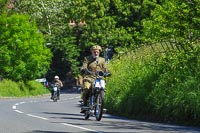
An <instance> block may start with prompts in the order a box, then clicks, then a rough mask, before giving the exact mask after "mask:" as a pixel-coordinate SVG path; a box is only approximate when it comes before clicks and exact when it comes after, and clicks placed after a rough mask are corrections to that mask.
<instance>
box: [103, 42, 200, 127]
mask: <svg viewBox="0 0 200 133" xmlns="http://www.w3.org/2000/svg"><path fill="white" fill-rule="evenodd" d="M152 48H154V49H152ZM155 49H157V51H155ZM186 49H187V51H178V50H177V49H176V50H170V51H165V52H164V53H163V52H162V51H163V48H162V47H161V45H160V44H156V45H154V46H148V47H146V46H144V47H141V48H139V49H136V51H133V52H127V53H125V54H124V55H122V56H120V58H118V57H116V58H115V59H113V60H112V61H111V62H110V63H109V69H110V71H111V73H112V76H111V77H109V78H107V90H106V107H107V109H108V112H110V113H113V114H118V115H123V116H126V117H129V118H134V119H140V120H141V119H142V120H150V121H157V122H165V123H173V124H183V125H192V126H200V124H199V123H200V85H199V83H200V78H199V77H200V58H199V57H200V47H199V43H198V44H197V45H196V46H194V47H193V49H191V48H186Z"/></svg>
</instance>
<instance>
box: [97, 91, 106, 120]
mask: <svg viewBox="0 0 200 133" xmlns="http://www.w3.org/2000/svg"><path fill="white" fill-rule="evenodd" d="M103 106H104V90H101V91H100V92H99V94H98V95H97V97H96V106H95V117H96V120H97V121H100V120H101V118H102V115H103Z"/></svg>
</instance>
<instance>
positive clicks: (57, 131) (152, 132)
mask: <svg viewBox="0 0 200 133" xmlns="http://www.w3.org/2000/svg"><path fill="white" fill-rule="evenodd" d="M79 100H80V94H78V93H65V94H61V100H59V101H58V102H53V101H52V100H50V95H45V96H41V97H31V98H0V133H72V132H75V133H117V132H118V133H200V129H198V128H192V127H183V126H174V125H165V124H160V123H150V122H142V121H136V120H128V119H124V118H121V117H117V116H112V115H109V114H104V115H103V118H102V120H101V121H96V119H95V117H90V119H88V120H85V119H84V115H83V114H80V113H79V112H80V103H79V102H78V101H79Z"/></svg>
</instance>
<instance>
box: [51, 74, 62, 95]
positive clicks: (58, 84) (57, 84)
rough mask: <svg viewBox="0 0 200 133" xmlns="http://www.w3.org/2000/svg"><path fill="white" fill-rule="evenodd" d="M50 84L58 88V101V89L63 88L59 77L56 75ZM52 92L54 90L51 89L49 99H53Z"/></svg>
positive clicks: (58, 92)
mask: <svg viewBox="0 0 200 133" xmlns="http://www.w3.org/2000/svg"><path fill="white" fill-rule="evenodd" d="M52 84H53V85H55V84H56V86H57V87H58V91H57V96H58V99H60V88H61V87H63V83H62V81H61V80H59V77H58V76H57V75H56V76H55V77H54V80H53V82H52ZM53 92H54V90H53V89H51V99H52V98H53Z"/></svg>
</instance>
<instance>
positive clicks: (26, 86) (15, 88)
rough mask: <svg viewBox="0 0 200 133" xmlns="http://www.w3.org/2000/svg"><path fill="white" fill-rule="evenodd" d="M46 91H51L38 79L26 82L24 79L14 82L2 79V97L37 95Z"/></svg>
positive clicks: (0, 82)
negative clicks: (37, 80)
mask: <svg viewBox="0 0 200 133" xmlns="http://www.w3.org/2000/svg"><path fill="white" fill-rule="evenodd" d="M46 93H49V91H48V90H47V89H46V88H45V87H44V86H43V85H42V84H41V83H39V82H36V81H28V82H26V83H24V82H22V81H20V82H14V81H11V80H7V79H4V80H2V81H0V96H1V97H22V96H36V95H41V94H46Z"/></svg>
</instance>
